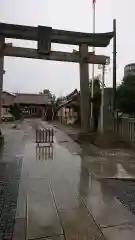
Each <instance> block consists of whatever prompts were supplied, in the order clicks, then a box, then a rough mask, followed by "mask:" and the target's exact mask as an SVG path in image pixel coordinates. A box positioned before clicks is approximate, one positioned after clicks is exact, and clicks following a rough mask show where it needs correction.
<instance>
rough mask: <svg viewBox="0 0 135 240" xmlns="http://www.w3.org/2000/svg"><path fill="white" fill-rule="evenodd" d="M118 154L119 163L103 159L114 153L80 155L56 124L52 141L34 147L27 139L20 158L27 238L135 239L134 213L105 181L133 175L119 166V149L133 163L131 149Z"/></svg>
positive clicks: (133, 164) (120, 160)
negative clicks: (25, 174)
mask: <svg viewBox="0 0 135 240" xmlns="http://www.w3.org/2000/svg"><path fill="white" fill-rule="evenodd" d="M40 125H41V126H42V127H43V126H44V127H45V126H47V125H46V124H45V123H40ZM117 154H120V157H119V162H120V163H118V162H117V163H113V162H111V164H110V165H108V163H107V162H106V160H107V159H108V158H109V159H110V161H112V160H113V159H114V157H113V159H112V156H113V155H115V154H114V153H111V154H110V155H108V153H107V156H104V155H103V156H100V157H99V158H98V157H97V156H95V157H94V156H92V157H89V156H87V155H84V154H82V152H81V148H80V147H79V145H78V144H76V143H74V142H73V141H72V140H71V139H70V138H69V137H68V136H67V135H66V134H65V133H64V132H62V131H60V130H58V129H55V143H54V145H53V146H52V147H47V146H46V147H45V146H42V147H41V148H36V144H35V142H34V140H33V141H31V142H28V144H27V147H26V151H25V158H24V170H26V171H27V173H28V174H27V217H28V222H27V239H54V240H58V239H61V240H63V239H67V240H72V239H73V240H76V239H82V240H83V239H84V240H86V239H91V240H94V239H95V240H105V239H106V240H120V239H122V240H127V239H128V240H129V239H130V240H132V239H135V216H134V215H133V214H132V212H130V211H128V209H127V208H126V207H124V205H123V204H122V203H120V201H119V200H118V199H117V198H116V197H115V196H114V194H113V193H112V192H111V191H109V189H108V186H107V182H108V181H109V180H107V179H108V178H110V177H112V176H114V178H116V175H117V177H119V176H121V177H123V176H124V177H125V176H126V177H127V176H128V177H130V178H131V173H130V171H128V169H126V170H125V168H124V170H123V173H122V171H121V169H122V168H121V166H122V157H121V156H122V155H121V154H123V157H124V158H125V159H127V157H128V160H130V164H131V165H132V169H133V168H134V166H135V163H134V160H133V156H132V155H130V153H127V152H125V153H124V152H123V153H122V152H121V151H119V152H118V153H117ZM128 154H129V156H128ZM111 159H112V160H111ZM99 160H101V163H99ZM117 161H118V158H117ZM24 172H25V171H24ZM119 174H121V175H119ZM132 177H134V173H133V172H132ZM25 180H26V178H25Z"/></svg>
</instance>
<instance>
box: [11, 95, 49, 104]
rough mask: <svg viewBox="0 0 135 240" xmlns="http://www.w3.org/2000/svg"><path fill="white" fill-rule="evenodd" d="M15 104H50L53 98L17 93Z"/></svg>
mask: <svg viewBox="0 0 135 240" xmlns="http://www.w3.org/2000/svg"><path fill="white" fill-rule="evenodd" d="M14 101H15V103H19V104H21V103H26V104H39V105H40V104H50V103H51V98H50V97H49V96H48V94H29V93H17V94H16V97H15V100H14Z"/></svg>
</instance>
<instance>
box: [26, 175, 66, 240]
mask: <svg viewBox="0 0 135 240" xmlns="http://www.w3.org/2000/svg"><path fill="white" fill-rule="evenodd" d="M27 226H28V233H27V235H28V239H35V238H43V237H44V238H45V237H52V236H55V235H60V234H62V233H63V232H62V228H61V226H60V223H59V219H58V216H57V211H56V208H55V204H54V201H53V198H52V195H51V191H50V188H49V184H48V183H47V182H46V179H33V180H30V182H29V187H28V225H27Z"/></svg>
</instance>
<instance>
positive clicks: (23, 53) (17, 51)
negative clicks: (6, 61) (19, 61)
mask: <svg viewBox="0 0 135 240" xmlns="http://www.w3.org/2000/svg"><path fill="white" fill-rule="evenodd" d="M4 56H10V57H23V58H35V59H44V60H51V61H63V62H76V63H77V62H81V61H82V59H81V57H80V53H79V52H75V53H69V52H57V51H51V53H50V54H49V55H40V54H38V52H37V50H36V49H32V48H21V47H11V46H8V45H7V46H6V48H5V49H4ZM107 59H108V57H107V56H103V55H94V54H93V53H88V56H87V57H86V58H85V60H84V62H86V63H94V64H106V61H107Z"/></svg>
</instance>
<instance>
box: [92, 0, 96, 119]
mask: <svg viewBox="0 0 135 240" xmlns="http://www.w3.org/2000/svg"><path fill="white" fill-rule="evenodd" d="M95 29H96V0H93V33H95ZM92 51H93V53H94V54H95V47H93V49H92ZM94 70H95V68H94V64H92V86H91V88H92V89H91V97H92V98H93V96H94ZM92 118H93V103H91V121H92Z"/></svg>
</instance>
